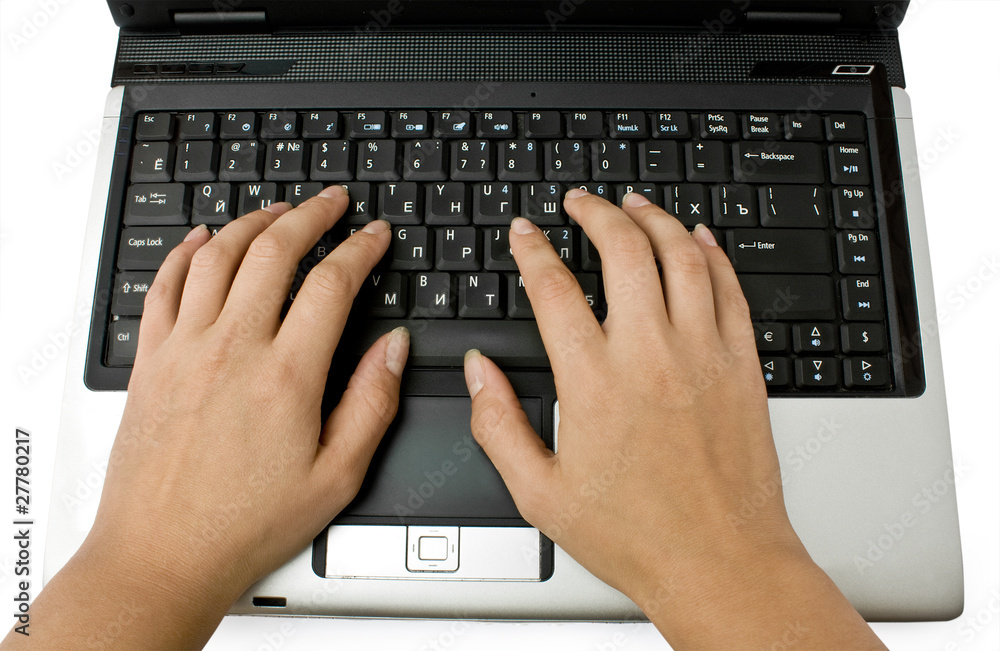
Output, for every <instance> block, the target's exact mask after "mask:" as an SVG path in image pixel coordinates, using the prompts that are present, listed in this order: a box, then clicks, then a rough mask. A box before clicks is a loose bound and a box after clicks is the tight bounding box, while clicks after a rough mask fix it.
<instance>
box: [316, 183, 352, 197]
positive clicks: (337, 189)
mask: <svg viewBox="0 0 1000 651" xmlns="http://www.w3.org/2000/svg"><path fill="white" fill-rule="evenodd" d="M345 194H347V189H346V188H345V187H344V186H342V185H331V186H329V187H326V188H323V189H322V190H321V191H320V193H319V196H321V197H326V198H327V199H334V198H336V197H342V196H344V195H345Z"/></svg>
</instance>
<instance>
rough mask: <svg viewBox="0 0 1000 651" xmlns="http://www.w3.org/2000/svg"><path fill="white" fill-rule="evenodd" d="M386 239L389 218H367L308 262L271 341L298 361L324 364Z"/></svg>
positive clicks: (376, 261)
mask: <svg viewBox="0 0 1000 651" xmlns="http://www.w3.org/2000/svg"><path fill="white" fill-rule="evenodd" d="M390 239H391V237H390V231H389V224H388V222H385V221H381V220H378V221H374V222H371V223H369V224H367V225H365V227H364V228H362V229H361V230H360V231H357V232H356V233H354V235H351V236H350V237H349V238H347V240H346V241H344V243H343V244H341V245H340V246H338V247H337V248H335V249H334V250H333V251H332V252H331V253H329V254H328V255H327V256H326V257H325V258H323V261H322V262H320V263H319V264H318V265H316V266H315V267H313V269H312V270H311V271H310V272H309V273H308V274H307V275H306V278H305V280H304V281H303V283H302V288H301V289H300V290H299V292H298V294H296V295H295V301H294V302H293V303H292V307H291V308H289V310H288V314H287V315H286V316H285V320H284V322H283V323H282V324H281V328H280V329H279V330H278V334H277V337H276V338H275V342H274V343H275V345H276V346H279V347H281V348H284V349H286V350H288V351H290V352H293V353H295V352H296V351H297V354H299V355H301V358H302V360H303V363H308V364H318V365H321V366H328V365H329V364H330V358H331V357H333V351H334V350H336V348H337V344H338V343H339V342H340V335H341V334H342V333H343V331H344V323H345V322H346V321H347V315H348V314H349V313H350V311H351V306H352V305H353V304H354V297H355V296H357V295H358V291H360V290H361V284H362V283H363V282H364V280H365V277H366V276H367V275H368V274H369V273H371V270H372V268H373V267H374V266H375V265H376V264H377V263H378V261H379V260H381V259H382V256H383V255H384V254H385V251H386V249H387V248H389V242H390Z"/></svg>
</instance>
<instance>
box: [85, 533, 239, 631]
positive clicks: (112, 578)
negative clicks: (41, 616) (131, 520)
mask: <svg viewBox="0 0 1000 651" xmlns="http://www.w3.org/2000/svg"><path fill="white" fill-rule="evenodd" d="M67 569H70V570H71V571H72V572H74V573H79V574H80V575H81V576H82V577H84V578H85V580H86V581H87V584H88V585H94V584H98V585H101V587H102V590H103V591H104V592H103V593H104V594H107V595H111V596H113V598H114V599H115V600H116V601H120V602H121V604H122V608H123V611H122V612H127V611H129V609H131V611H134V612H142V613H143V617H142V619H143V620H146V619H147V618H148V617H156V618H158V619H159V621H160V622H161V623H162V624H163V625H164V628H165V629H174V630H176V631H182V630H188V631H190V630H192V629H196V628H204V627H205V626H208V628H207V635H208V636H210V635H211V631H212V630H214V628H215V626H216V625H217V624H218V622H219V621H220V620H221V618H222V617H223V616H224V615H225V614H226V612H227V611H228V609H229V607H230V606H231V605H232V603H233V602H234V601H235V600H236V599H237V598H238V597H239V596H240V595H241V594H242V593H243V592H244V591H245V590H246V589H247V588H248V587H249V585H250V584H251V583H252V579H246V578H244V577H242V576H240V573H239V572H238V571H225V570H222V571H220V570H219V568H217V567H214V566H212V565H210V564H207V563H206V562H204V560H203V559H200V558H198V557H197V556H195V555H193V554H190V553H187V552H186V551H185V548H184V546H183V545H177V544H176V541H169V540H167V539H160V540H157V539H155V538H151V537H148V536H145V535H142V534H137V532H134V531H130V532H128V533H125V532H123V533H117V532H116V534H115V535H103V534H102V533H100V532H98V531H93V532H91V534H90V535H89V536H88V537H87V540H86V541H85V542H84V544H83V545H82V546H81V548H80V550H79V551H78V552H77V554H75V555H74V557H73V559H71V561H70V564H69V565H67ZM205 639H206V640H207V639H208V637H207V636H206V637H205Z"/></svg>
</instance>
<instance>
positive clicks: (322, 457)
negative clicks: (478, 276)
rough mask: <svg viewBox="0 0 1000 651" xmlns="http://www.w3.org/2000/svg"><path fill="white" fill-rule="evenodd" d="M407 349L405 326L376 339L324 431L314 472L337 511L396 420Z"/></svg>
mask: <svg viewBox="0 0 1000 651" xmlns="http://www.w3.org/2000/svg"><path fill="white" fill-rule="evenodd" d="M409 348H410V333H409V331H408V330H407V329H406V328H403V327H400V328H396V329H395V330H393V331H392V332H388V333H386V334H385V335H383V336H381V337H379V339H378V340H377V341H376V342H375V343H374V344H372V347H371V348H369V349H368V352H366V353H365V354H364V356H363V357H362V358H361V362H360V363H359V364H358V367H357V369H356V370H355V371H354V374H353V375H352V376H351V379H350V381H349V382H348V383H347V388H346V389H345V390H344V395H343V396H342V397H341V399H340V404H338V405H337V407H336V409H334V410H333V413H331V414H330V417H329V418H328V419H327V421H326V424H325V425H324V427H323V432H322V434H321V436H320V441H319V442H320V449H319V453H318V455H317V457H316V463H315V464H314V466H313V468H314V474H315V476H316V477H317V481H318V482H319V484H320V486H321V487H323V488H326V489H330V488H333V493H336V494H337V499H336V501H337V502H338V503H340V506H341V507H343V506H344V505H346V504H347V503H348V502H350V501H351V500H352V499H353V498H354V496H355V495H356V494H357V492H358V488H359V487H360V486H361V481H362V480H363V479H364V476H365V472H366V471H367V469H368V464H369V463H371V459H372V455H374V454H375V449H376V448H377V447H378V444H379V441H381V440H382V435H383V434H385V431H386V429H388V427H389V425H390V423H392V419H393V418H395V416H396V410H397V409H398V408H399V382H400V378H401V377H402V375H403V367H404V366H405V365H406V358H407V355H408V353H409Z"/></svg>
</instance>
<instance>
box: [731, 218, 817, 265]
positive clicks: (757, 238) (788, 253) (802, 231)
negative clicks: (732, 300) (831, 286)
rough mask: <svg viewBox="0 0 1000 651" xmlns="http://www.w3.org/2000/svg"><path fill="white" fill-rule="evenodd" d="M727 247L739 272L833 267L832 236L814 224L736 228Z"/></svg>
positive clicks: (732, 230)
mask: <svg viewBox="0 0 1000 651" xmlns="http://www.w3.org/2000/svg"><path fill="white" fill-rule="evenodd" d="M726 237H727V238H728V239H727V242H726V251H727V252H728V253H729V259H730V260H732V262H733V269H735V270H736V273H779V274H784V273H787V274H795V273H803V274H825V273H830V272H832V271H833V254H832V253H831V250H830V249H831V245H830V236H829V235H827V233H826V231H820V230H816V229H812V228H809V229H807V228H733V229H730V230H729V232H728V233H726Z"/></svg>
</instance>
